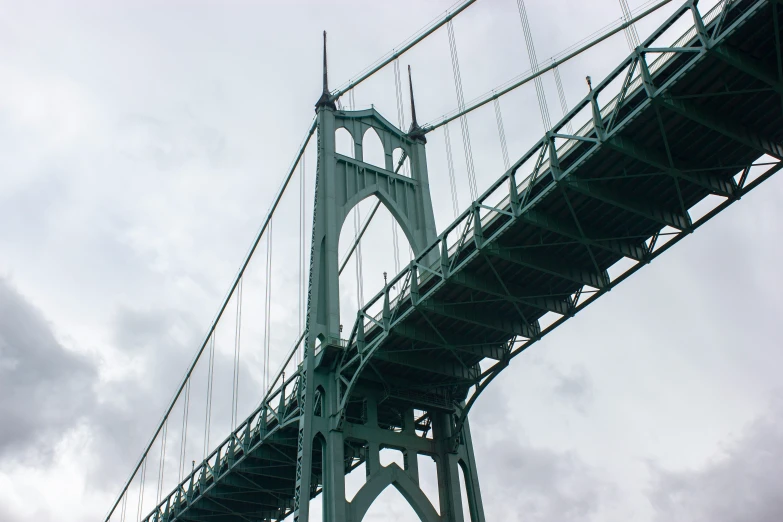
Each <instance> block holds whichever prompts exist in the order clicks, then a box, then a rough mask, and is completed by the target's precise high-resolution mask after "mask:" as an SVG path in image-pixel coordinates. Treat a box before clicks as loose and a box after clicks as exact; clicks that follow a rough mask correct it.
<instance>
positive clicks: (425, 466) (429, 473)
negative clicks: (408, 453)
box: [417, 454, 440, 513]
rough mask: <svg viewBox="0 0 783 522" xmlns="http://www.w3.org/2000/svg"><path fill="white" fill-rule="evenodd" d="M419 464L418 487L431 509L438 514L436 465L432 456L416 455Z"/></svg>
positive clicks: (438, 497) (438, 495)
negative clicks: (428, 501)
mask: <svg viewBox="0 0 783 522" xmlns="http://www.w3.org/2000/svg"><path fill="white" fill-rule="evenodd" d="M417 460H418V462H419V487H420V488H421V490H422V491H423V492H424V494H425V495H426V496H427V498H428V499H430V502H431V503H432V507H434V508H435V511H437V512H438V513H440V494H439V493H438V464H437V462H435V457H433V456H432V455H422V454H419V455H417Z"/></svg>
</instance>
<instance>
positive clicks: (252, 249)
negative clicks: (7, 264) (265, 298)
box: [104, 117, 318, 522]
mask: <svg viewBox="0 0 783 522" xmlns="http://www.w3.org/2000/svg"><path fill="white" fill-rule="evenodd" d="M317 126H318V120H317V118H315V117H314V118H313V120H312V122H311V124H310V128H309V129H308V131H307V133H306V134H305V137H304V139H303V140H302V143H301V144H300V146H299V150H298V152H297V154H296V156H295V157H294V161H293V163H292V164H291V166H290V168H289V170H288V172H287V174H286V176H285V178H284V179H283V182H282V184H281V185H280V188H279V189H278V191H277V193H276V194H275V198H274V200H273V201H272V205H271V207H270V208H269V211H268V212H267V215H266V218H265V219H264V222H263V223H262V225H261V227H260V229H259V231H258V233H257V234H256V237H255V240H254V241H253V243H252V245H251V247H250V249H249V251H248V253H247V255H246V256H245V260H244V262H243V263H242V266H241V267H240V269H239V272H238V273H237V275H236V277H235V278H234V282H233V284H232V285H231V288H230V289H229V291H228V293H227V294H226V296H225V297H224V298H223V303H222V304H221V306H220V308H219V310H218V313H217V314H216V316H215V318H214V319H213V320H212V324H211V325H210V327H209V329H208V331H207V334H206V336H205V338H204V340H203V341H202V343H201V346H200V347H199V349H198V350H197V352H196V355H195V356H194V358H193V360H192V361H191V363H190V366H189V367H188V369H187V371H186V372H185V375H184V377H183V378H182V381H181V382H180V385H179V387H178V388H177V391H176V392H175V393H174V397H173V398H172V399H171V401H170V402H169V405H168V407H167V408H166V411H165V412H164V414H163V416H162V417H161V419H160V421H158V425H157V428H156V429H155V431H154V433H153V434H152V437H151V438H150V439H149V442H147V445H146V446H145V447H144V450H143V451H142V452H141V456H139V458H138V460H137V461H136V466H134V468H133V471H131V473H130V476H129V477H128V479H127V480H126V481H125V485H124V486H123V488H122V491H120V493H119V495H117V498H116V499H115V501H114V504H112V506H111V508H110V509H109V511H108V513H107V514H106V517H105V519H104V520H105V522H108V521H109V520H110V519H111V517H112V515H113V514H114V511H115V510H116V509H117V506H119V504H120V501H121V500H122V496H123V495H124V494H125V492H126V491H127V490H128V488H129V487H130V484H131V482H132V481H133V479H134V478H135V477H136V474H137V473H139V471H140V470H141V467H142V464H143V462H144V460H145V459H146V458H147V455H148V454H149V451H150V449H151V448H152V445H153V444H154V443H155V441H156V440H157V438H158V435H160V434H161V431H162V430H163V424H164V423H165V422H166V420H167V419H168V417H169V415H171V412H172V410H173V409H174V406H175V405H176V404H177V401H178V400H179V397H180V395H181V394H182V392H183V391H185V387H186V386H187V384H188V382H189V380H190V376H191V374H192V373H193V370H194V369H195V367H196V364H197V363H198V361H199V360H200V359H201V355H202V354H203V353H204V350H205V349H206V347H207V344H208V342H209V339H210V337H211V336H212V334H213V333H214V331H215V329H216V328H217V324H218V322H219V321H220V319H221V317H223V313H225V311H226V309H227V307H228V303H229V301H230V300H231V298H232V297H233V295H234V292H235V291H236V287H237V285H238V284H239V279H240V278H241V277H242V275H243V274H244V273H245V270H246V269H247V266H248V264H249V263H250V260H251V259H252V257H253V254H254V253H255V251H256V248H257V247H258V244H259V243H260V242H261V238H262V237H263V235H264V232H265V231H266V228H267V226H268V224H269V221H270V220H271V218H272V215H273V214H274V213H275V210H277V206H278V205H279V204H280V201H281V200H282V198H283V194H285V191H286V189H287V188H288V183H289V182H290V181H291V178H292V177H293V175H294V173H295V172H296V167H297V165H298V164H299V161H300V159H301V158H302V157H303V155H304V153H305V149H306V148H307V145H308V143H310V138H311V137H312V136H313V134H314V133H315V130H316V128H317Z"/></svg>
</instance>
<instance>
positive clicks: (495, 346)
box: [391, 322, 505, 361]
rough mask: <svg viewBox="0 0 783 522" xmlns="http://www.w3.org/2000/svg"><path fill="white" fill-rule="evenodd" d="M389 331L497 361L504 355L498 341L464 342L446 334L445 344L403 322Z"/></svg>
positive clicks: (436, 337)
mask: <svg viewBox="0 0 783 522" xmlns="http://www.w3.org/2000/svg"><path fill="white" fill-rule="evenodd" d="M391 331H392V333H393V334H395V335H399V336H400V337H404V338H406V339H410V340H411V341H417V342H420V343H424V344H428V345H431V346H436V347H439V348H449V349H451V350H454V351H455V352H461V353H465V354H469V355H480V356H482V357H486V358H488V359H494V360H496V361H499V360H501V359H502V358H503V357H505V348H504V347H503V345H502V344H501V343H499V342H484V343H474V344H466V343H465V339H459V340H457V339H452V338H450V337H448V336H447V337H446V339H445V340H446V343H447V344H443V340H442V339H441V338H440V337H439V336H437V335H433V334H431V333H429V332H426V331H424V330H422V329H421V328H416V327H415V326H410V325H407V324H405V323H404V322H403V323H401V324H398V325H395V326H394V327H393V328H392V330H391Z"/></svg>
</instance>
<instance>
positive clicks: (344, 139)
mask: <svg viewBox="0 0 783 522" xmlns="http://www.w3.org/2000/svg"><path fill="white" fill-rule="evenodd" d="M334 151H335V152H336V153H337V154H342V155H343V156H348V157H349V158H356V140H354V137H353V134H351V131H349V130H348V129H347V128H346V127H338V128H337V130H335V131H334Z"/></svg>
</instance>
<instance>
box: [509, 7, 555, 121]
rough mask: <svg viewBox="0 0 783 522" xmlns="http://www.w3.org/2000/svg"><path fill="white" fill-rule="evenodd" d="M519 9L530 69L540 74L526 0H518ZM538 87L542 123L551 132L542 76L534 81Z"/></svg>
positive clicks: (537, 93)
mask: <svg viewBox="0 0 783 522" xmlns="http://www.w3.org/2000/svg"><path fill="white" fill-rule="evenodd" d="M517 8H518V9H519V19H520V21H521V22H522V32H523V33H524V35H525V45H526V46H527V54H528V57H529V58H530V68H531V69H532V70H533V72H534V73H537V72H538V58H536V49H535V46H534V45H533V34H532V33H531V31H530V23H529V22H528V19H527V9H525V0H517ZM533 82H534V83H535V86H536V97H537V98H538V108H539V109H540V110H541V121H542V122H543V123H544V130H545V131H549V130H550V129H551V128H552V123H551V122H550V120H549V109H548V107H547V105H546V93H545V92H544V82H543V81H542V80H541V76H536V78H535V79H534V80H533Z"/></svg>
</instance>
